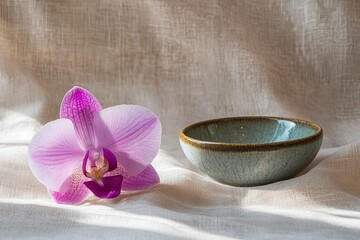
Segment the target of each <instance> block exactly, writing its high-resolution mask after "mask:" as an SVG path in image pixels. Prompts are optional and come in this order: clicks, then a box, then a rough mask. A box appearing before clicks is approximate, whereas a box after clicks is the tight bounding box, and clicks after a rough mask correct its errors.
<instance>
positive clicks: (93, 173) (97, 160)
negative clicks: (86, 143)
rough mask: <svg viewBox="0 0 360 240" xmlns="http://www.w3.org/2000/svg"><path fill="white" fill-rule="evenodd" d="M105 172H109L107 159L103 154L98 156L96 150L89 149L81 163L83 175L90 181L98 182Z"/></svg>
mask: <svg viewBox="0 0 360 240" xmlns="http://www.w3.org/2000/svg"><path fill="white" fill-rule="evenodd" d="M88 160H89V161H88ZM88 162H89V164H88ZM88 165H89V166H88ZM107 172H109V161H108V159H106V157H105V156H104V154H100V153H99V151H98V150H96V149H93V148H91V149H89V153H88V156H87V157H85V159H84V162H83V173H84V175H85V176H86V177H88V178H90V179H92V180H96V181H100V180H101V178H102V177H103V176H104V175H105V173H107Z"/></svg>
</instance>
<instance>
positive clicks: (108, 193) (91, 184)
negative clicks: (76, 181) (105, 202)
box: [84, 175, 123, 198]
mask: <svg viewBox="0 0 360 240" xmlns="http://www.w3.org/2000/svg"><path fill="white" fill-rule="evenodd" d="M98 181H99V180H98ZM98 181H97V180H92V181H87V182H84V184H85V185H86V187H87V188H88V189H90V190H91V191H92V192H93V193H94V195H95V196H97V197H99V198H115V197H117V196H119V195H120V192H121V184H122V181H123V176H121V175H116V176H111V177H103V178H101V182H100V183H99V182H98Z"/></svg>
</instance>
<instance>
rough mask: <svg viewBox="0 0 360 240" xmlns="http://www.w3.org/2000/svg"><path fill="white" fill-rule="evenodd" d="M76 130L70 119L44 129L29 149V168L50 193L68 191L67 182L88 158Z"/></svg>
mask: <svg viewBox="0 0 360 240" xmlns="http://www.w3.org/2000/svg"><path fill="white" fill-rule="evenodd" d="M84 154H85V153H84V151H83V150H82V149H81V147H80V145H79V143H78V140H77V137H76V133H75V130H74V126H73V124H72V123H71V121H70V120H68V119H58V120H55V121H52V122H49V123H47V124H46V125H44V126H43V127H42V128H41V129H40V130H39V132H38V133H37V134H36V135H35V136H34V138H33V139H32V141H31V143H30V145H29V154H28V155H29V165H30V169H31V171H32V172H33V173H34V175H35V177H36V178H37V179H38V180H39V181H40V182H41V183H42V184H44V185H45V186H46V187H47V188H48V189H50V190H52V191H57V192H63V191H66V190H67V189H68V188H69V184H65V181H66V180H67V179H68V178H69V177H70V176H71V175H72V174H73V172H74V170H75V169H76V168H77V167H78V166H80V165H81V161H82V159H83V157H84Z"/></svg>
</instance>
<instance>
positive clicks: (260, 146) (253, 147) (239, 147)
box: [179, 116, 323, 151]
mask: <svg viewBox="0 0 360 240" xmlns="http://www.w3.org/2000/svg"><path fill="white" fill-rule="evenodd" d="M264 119H273V120H287V121H291V122H295V123H301V124H305V125H307V126H309V127H311V128H313V129H314V130H316V132H315V133H313V134H312V135H310V136H307V137H304V138H297V139H293V140H289V141H282V142H268V143H246V144H244V143H227V142H211V141H203V140H199V139H195V138H192V137H189V136H188V135H186V134H185V132H186V131H188V130H189V129H191V128H194V127H197V126H199V125H204V124H211V123H217V122H224V121H225V122H227V121H236V120H264ZM322 135H323V129H322V128H321V127H320V125H319V124H317V123H314V122H311V121H308V120H303V119H297V118H289V117H276V116H241V117H225V118H215V119H209V120H204V121H199V122H195V123H192V124H190V125H188V126H186V127H184V128H183V129H181V131H180V132H179V138H180V140H181V141H183V142H185V143H187V144H190V145H192V146H194V147H198V148H203V149H214V150H226V151H229V150H236V151H262V150H276V149H279V148H283V147H287V146H296V145H299V144H305V143H309V142H312V141H316V140H318V139H319V138H322Z"/></svg>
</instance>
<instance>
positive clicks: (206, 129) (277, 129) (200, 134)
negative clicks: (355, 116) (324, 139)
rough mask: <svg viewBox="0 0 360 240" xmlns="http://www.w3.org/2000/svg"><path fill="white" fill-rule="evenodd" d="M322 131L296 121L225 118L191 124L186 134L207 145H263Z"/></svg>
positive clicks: (185, 131)
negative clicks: (208, 143) (213, 143)
mask: <svg viewBox="0 0 360 240" xmlns="http://www.w3.org/2000/svg"><path fill="white" fill-rule="evenodd" d="M319 129H320V127H318V126H316V125H315V124H311V123H309V122H306V121H302V120H296V119H277V118H271V117H254V118H225V119H216V120H211V121H205V122H201V123H197V124H194V125H191V126H190V127H188V128H187V129H185V130H184V134H185V135H187V136H188V137H190V138H194V139H196V140H200V141H206V142H218V143H235V144H264V143H274V142H285V141H291V140H296V139H301V138H306V137H309V136H311V135H313V134H315V133H316V132H317V131H319Z"/></svg>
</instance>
